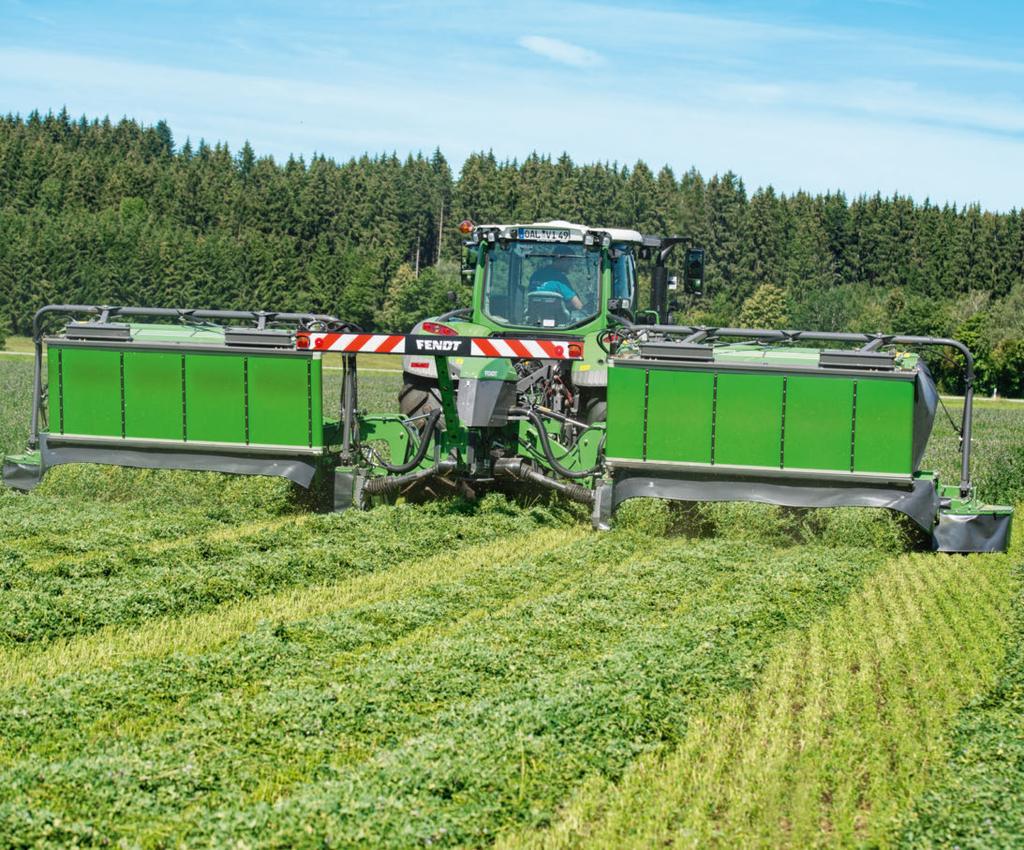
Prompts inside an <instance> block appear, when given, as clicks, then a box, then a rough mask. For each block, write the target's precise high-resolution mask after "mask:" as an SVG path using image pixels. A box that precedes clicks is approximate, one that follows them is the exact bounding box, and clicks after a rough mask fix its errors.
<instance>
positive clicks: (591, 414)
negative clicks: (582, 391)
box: [580, 387, 608, 425]
mask: <svg viewBox="0 0 1024 850" xmlns="http://www.w3.org/2000/svg"><path fill="white" fill-rule="evenodd" d="M581 402H582V403H581V404H580V413H581V414H582V416H583V421H584V422H586V423H587V424H588V425H593V424H595V423H596V422H604V421H605V420H606V419H607V418H608V400H607V397H606V395H605V390H604V388H603V387H602V388H601V389H600V391H599V392H588V393H587V394H586V395H585V396H584V397H583V398H582V399H581Z"/></svg>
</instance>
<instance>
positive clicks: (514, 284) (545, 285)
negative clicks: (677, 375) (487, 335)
mask: <svg viewBox="0 0 1024 850" xmlns="http://www.w3.org/2000/svg"><path fill="white" fill-rule="evenodd" d="M471 234H472V235H473V236H475V238H474V239H470V240H469V242H468V244H467V246H466V254H467V257H466V259H467V263H466V268H467V272H468V273H470V274H472V275H473V277H474V283H475V286H474V299H473V316H474V321H476V322H478V323H479V324H481V325H485V326H491V327H492V330H495V331H498V330H500V329H503V328H514V329H516V330H524V329H531V330H541V331H543V332H544V333H550V332H551V331H555V332H558V331H562V332H571V333H577V334H578V333H587V332H592V331H593V330H595V329H604V327H606V326H607V310H608V309H609V302H611V304H612V306H613V307H614V308H615V309H623V308H625V309H627V310H633V309H635V306H636V304H635V302H636V295H637V293H636V257H635V251H636V249H637V248H638V247H640V246H641V245H642V237H641V236H640V234H639V233H637V232H636V231H631V230H630V231H626V230H619V229H615V230H612V231H608V230H595V229H591V228H587V227H585V226H583V225H572V224H569V223H567V222H561V221H553V222H546V223H543V224H540V225H531V226H529V227H526V226H518V225H512V226H503V227H497V226H483V227H479V228H474V229H473V230H472V231H471Z"/></svg>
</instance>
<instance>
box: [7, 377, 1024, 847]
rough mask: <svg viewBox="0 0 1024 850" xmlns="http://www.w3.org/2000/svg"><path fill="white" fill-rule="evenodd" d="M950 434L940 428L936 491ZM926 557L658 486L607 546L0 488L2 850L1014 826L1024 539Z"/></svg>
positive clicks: (163, 478) (1022, 676) (1012, 490)
mask: <svg viewBox="0 0 1024 850" xmlns="http://www.w3.org/2000/svg"><path fill="white" fill-rule="evenodd" d="M28 361H29V358H13V357H12V358H9V359H6V360H0V399H2V400H3V401H2V406H0V450H4V451H17V450H20V449H21V448H22V447H23V445H24V441H25V437H26V431H27V427H26V426H27V417H28V404H29V389H30V383H31V364H30V362H28ZM398 380H399V377H398V376H397V375H389V374H386V373H377V372H374V373H370V372H367V373H364V374H363V375H362V377H361V385H360V403H361V405H364V406H367V407H370V408H377V409H380V408H382V407H390V406H393V399H394V397H395V394H396V392H397V389H398ZM328 384H329V387H328V393H329V395H330V397H331V398H335V397H336V396H337V392H338V389H339V387H338V373H333V372H332V373H328ZM951 404H952V403H951ZM952 412H953V414H954V416H955V415H956V413H957V412H958V411H957V410H956V409H955V407H954V408H953V409H952ZM1022 434H1024V410H1018V409H1017V408H1015V407H1014V406H1012V405H1011V406H1007V405H1001V406H982V407H981V408H980V409H979V410H978V413H977V418H976V432H975V439H976V443H977V451H976V458H977V463H976V473H977V479H978V484H979V489H980V491H981V492H982V494H983V495H984V496H985V497H986V498H989V499H992V500H996V499H1003V500H1011V501H1014V502H1024V447H1022V442H1024V441H1022V439H1021V436H1022ZM956 445H957V444H956V436H955V434H954V433H953V431H952V430H951V428H950V427H949V425H948V424H947V423H946V422H945V421H944V419H942V418H941V417H940V418H939V419H937V425H936V435H935V439H934V441H933V444H932V449H931V452H930V458H931V462H932V463H933V464H935V465H936V466H937V467H939V468H940V469H941V470H943V472H944V474H945V475H946V476H947V478H948V477H951V476H952V474H953V472H954V469H955V465H956ZM916 543H917V541H916V538H915V535H914V534H913V533H911V532H910V531H909V530H908V529H907V527H906V526H905V525H904V524H903V523H901V522H900V521H898V520H896V519H894V518H893V517H891V516H888V515H886V514H881V513H876V512H872V511H863V510H861V511H858V510H852V509H851V510H827V511H819V512H811V513H804V512H797V511H782V510H777V509H774V508H770V507H767V506H758V505H731V506H729V505H720V506H705V507H702V508H699V509H682V508H680V507H678V506H677V507H674V508H671V509H670V508H669V507H667V506H665V505H663V504H659V503H645V502H638V503H632V504H628V505H627V506H625V507H624V508H623V510H622V511H621V514H620V518H619V522H618V523H617V527H616V529H615V530H614V531H612V532H610V533H607V534H597V533H595V532H592V531H591V530H590V528H589V522H588V521H587V520H586V518H585V517H582V516H581V515H580V513H579V512H578V511H576V510H573V509H571V508H569V507H567V506H565V505H561V504H559V503H557V502H549V501H547V500H538V501H536V502H534V503H530V504H515V503H511V502H509V501H506V500H505V499H504V498H501V497H497V496H489V497H487V498H485V499H484V500H482V501H481V502H478V503H476V504H469V503H463V502H444V503H438V504H433V505H426V506H412V505H396V506H393V507H382V508H378V509H375V510H373V511H370V512H366V513H348V514H342V515H329V514H321V513H315V512H313V511H311V510H309V508H308V507H307V503H306V501H305V500H303V499H302V498H301V497H300V494H298V493H296V491H295V490H294V489H293V488H292V487H291V485H288V484H286V483H283V482H280V481H276V480H263V479H242V478H232V477H227V476H219V475H215V474H206V473H181V472H167V471H164V472H151V471H132V470H118V469H108V468H101V467H92V468H90V467H79V468H76V467H64V468H58V469H57V470H54V471H53V472H52V473H51V474H50V475H49V476H48V477H47V480H46V481H45V482H44V484H43V486H41V487H40V488H39V489H38V490H36V491H35V492H33V493H31V494H29V495H22V494H16V493H11V492H7V491H0V847H63V846H89V847H144V848H158V847H160V848H163V847H166V848H172V847H218V848H219V847H280V848H291V847H309V848H313V847H317V848H320V847H420V846H441V847H486V846H498V847H503V848H520V847H522V848H533V847H537V848H539V847H665V846H672V847H794V848H797V847H815V846H823V847H852V846H869V847H877V846H886V847H888V846H892V847H953V846H957V847H962V848H966V847H979V848H980V847H1012V846H1024V720H1022V718H1024V598H1022V591H1021V580H1022V571H1021V566H1020V564H1021V547H1020V546H1018V545H1015V546H1014V549H1013V551H1012V552H1011V553H1010V554H1008V555H996V556H991V555H990V556H971V557H954V556H937V555H933V554H931V553H927V552H921V551H917V550H915V544H916Z"/></svg>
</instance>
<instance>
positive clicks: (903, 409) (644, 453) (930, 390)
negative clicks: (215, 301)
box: [3, 221, 1013, 552]
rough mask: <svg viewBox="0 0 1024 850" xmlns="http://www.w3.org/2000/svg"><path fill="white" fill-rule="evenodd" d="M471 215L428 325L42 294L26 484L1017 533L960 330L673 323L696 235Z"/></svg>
mask: <svg viewBox="0 0 1024 850" xmlns="http://www.w3.org/2000/svg"><path fill="white" fill-rule="evenodd" d="M460 231H461V233H462V235H463V237H464V243H463V248H464V252H463V259H464V272H465V274H467V276H469V277H471V278H472V280H473V295H472V306H471V307H469V308H466V309H461V310H453V311H451V312H449V313H446V314H444V315H441V316H435V317H432V318H430V319H426V320H424V321H422V322H420V323H419V324H418V325H416V326H415V327H414V328H413V330H412V332H411V333H408V334H401V333H370V332H365V331H364V330H363V329H361V328H358V327H356V326H354V325H353V324H351V323H349V322H346V321H344V320H343V319H339V318H337V317H334V316H330V315H322V314H313V313H284V312H274V311H266V310H261V311H253V312H248V311H224V310H204V309H168V308H154V307H117V306H100V305H96V306H93V305H50V306H47V307H44V308H42V309H41V310H39V311H38V313H37V314H36V316H35V320H34V325H33V338H34V341H35V378H34V390H33V404H32V413H31V422H30V437H29V446H28V450H27V451H26V452H25V453H23V454H21V455H15V456H9V457H7V458H6V459H5V460H4V464H3V478H4V482H5V483H6V484H8V485H9V486H12V487H15V488H18V489H23V490H28V489H31V488H32V487H34V486H35V485H36V484H37V483H38V482H39V480H40V479H41V478H42V476H43V475H44V474H45V473H46V471H47V470H48V469H50V468H51V467H53V466H56V465H59V464H63V463H101V464H119V465H124V466H136V467H149V468H177V469H197V470H214V471H220V472H226V473H236V474H257V475H277V476H283V477H285V478H288V479H290V480H292V481H294V482H295V483H297V484H299V485H301V486H303V487H310V486H312V485H313V484H314V482H321V483H323V484H325V485H326V486H325V489H326V490H328V491H329V494H330V502H331V505H332V507H333V508H334V509H336V510H344V509H348V508H366V507H370V506H372V505H375V504H378V503H381V502H386V501H391V500H394V499H396V498H400V497H404V498H407V499H422V498H433V497H437V496H442V495H445V494H448V493H455V492H459V493H463V494H465V495H467V496H470V497H472V496H475V495H476V494H478V493H480V492H482V491H486V490H490V489H517V490H522V489H524V488H525V489H528V490H531V491H536V490H541V491H544V490H547V491H555V492H557V493H560V494H562V495H563V496H565V497H567V498H569V499H572V500H574V501H577V502H582V503H584V504H586V505H588V506H589V507H590V512H591V517H592V522H593V525H594V527H595V528H598V529H607V528H609V527H610V526H611V523H612V521H613V517H614V512H615V510H616V508H617V507H618V506H619V505H620V504H621V503H622V502H623V501H625V500H627V499H632V498H636V497H656V498H661V499H670V500H677V501H684V502H702V501H757V502H767V503H771V504H777V505H783V506H788V507H800V508H815V507H833V506H860V507H874V508H885V509H889V510H892V511H897V512H899V513H902V514H904V515H906V516H907V517H909V518H910V519H911V520H912V521H913V522H914V523H916V524H917V525H918V526H919V527H920V528H921V529H922V530H923V532H924V533H925V534H926V535H928V538H929V540H930V542H931V546H932V548H933V549H935V550H938V551H944V552H990V551H1005V550H1006V548H1007V546H1008V543H1009V536H1010V526H1011V522H1012V513H1013V512H1012V509H1011V508H1010V507H1008V506H1001V505H988V504H984V503H982V502H981V501H979V500H978V499H977V498H976V496H975V492H974V486H973V484H972V481H971V476H970V455H971V426H972V421H973V382H974V364H973V358H972V356H971V352H970V351H969V350H968V348H967V347H966V346H965V345H963V344H962V343H961V342H958V341H956V340H952V339H944V338H935V337H922V336H908V335H900V334H885V333H871V334H862V333H826V332H820V331H804V330H788V329H764V328H728V327H726V328H722V327H707V326H691V325H683V324H673V323H671V321H670V318H671V316H670V293H671V292H672V290H673V289H675V288H676V287H677V284H676V281H675V279H674V278H672V277H671V276H670V275H669V274H668V265H667V260H668V257H669V255H670V254H671V252H672V251H673V250H674V249H675V248H676V247H677V246H680V245H686V254H685V256H684V257H683V261H682V266H683V272H684V273H683V281H682V283H683V289H684V290H685V291H686V292H689V293H692V294H699V293H700V292H701V291H702V289H703V283H704V253H703V251H702V250H701V249H700V248H699V247H696V246H694V245H692V244H690V242H689V241H688V240H685V239H682V238H680V237H660V236H649V235H644V234H641V233H639V232H637V231H635V230H627V229H620V228H599V227H589V226H584V225H579V224H572V223H569V222H565V221H548V222H538V223H532V224H496V225H475V224H473V223H472V222H469V221H466V222H463V223H462V224H461V225H460ZM641 261H648V262H649V263H650V266H651V287H650V297H649V307H648V308H647V309H641V305H640V298H639V294H640V293H639V288H638V283H637V279H638V278H637V267H638V262H641ZM56 319H59V320H60V321H61V322H62V324H57V323H56V322H55V320H56ZM941 349H945V350H947V351H951V352H953V353H954V354H955V355H956V356H957V357H958V358H959V362H960V363H961V364H962V367H963V380H964V386H965V388H966V391H965V397H964V407H963V416H962V419H961V422H960V425H959V431H960V437H961V443H960V453H961V457H960V468H959V476H958V479H957V480H956V481H954V482H951V483H946V482H944V481H941V480H940V479H939V476H938V475H937V474H936V473H934V472H931V471H928V470H925V469H922V468H921V464H922V459H923V457H924V452H925V447H926V445H927V442H928V439H929V436H930V434H931V429H932V423H933V420H934V416H935V411H936V407H937V405H938V403H939V396H938V392H937V389H936V386H935V382H934V380H933V379H932V376H931V374H930V372H929V370H928V367H927V365H926V363H925V360H924V359H923V353H925V352H930V351H936V350H941ZM332 352H334V353H338V354H340V355H341V362H342V368H343V375H342V381H341V398H340V400H339V408H340V416H339V417H337V418H334V417H331V416H329V415H327V414H326V413H325V410H326V408H327V405H326V404H325V399H324V391H323V386H324V383H323V363H324V356H325V355H326V354H329V353H332ZM366 353H376V354H389V355H394V356H396V357H399V356H401V357H402V371H403V385H402V389H401V392H400V397H399V399H398V407H399V412H398V413H389V412H370V411H366V410H364V409H362V408H361V407H360V405H359V399H358V381H357V374H358V356H359V355H360V354H366ZM44 374H45V379H44Z"/></svg>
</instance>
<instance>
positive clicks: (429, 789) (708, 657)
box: [0, 529, 886, 847]
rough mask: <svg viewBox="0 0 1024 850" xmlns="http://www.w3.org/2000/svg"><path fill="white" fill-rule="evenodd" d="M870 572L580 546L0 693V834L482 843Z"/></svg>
mask: <svg viewBox="0 0 1024 850" xmlns="http://www.w3.org/2000/svg"><path fill="white" fill-rule="evenodd" d="M556 536H557V532H556ZM885 557H886V556H885V554H884V553H882V552H879V551H876V550H861V549H854V548H848V549H843V548H837V547H825V546H809V547H799V548H797V547H793V548H785V549H776V548H772V547H770V546H766V545H764V544H757V543H756V542H752V541H749V540H717V541H708V540H690V539H680V538H676V539H668V540H665V541H664V542H663V544H662V545H659V546H658V547H656V548H654V549H652V547H651V545H650V537H649V536H647V535H645V534H641V533H638V532H637V531H629V530H628V529H622V530H620V531H618V532H613V533H612V534H610V535H594V534H590V533H584V536H583V537H582V538H581V539H580V540H575V539H572V540H568V541H567V542H566V544H565V545H563V546H560V547H559V548H558V549H557V550H552V551H547V552H540V553H537V554H535V555H534V554H531V555H527V556H526V557H523V556H521V555H519V554H516V553H513V552H510V553H508V554H507V555H499V556H498V557H497V560H496V562H495V563H494V564H493V566H492V568H491V569H487V568H484V569H482V570H481V571H480V575H479V576H477V575H476V573H475V572H470V573H468V574H467V576H466V577H465V578H464V579H463V580H461V581H458V582H439V583H438V584H437V585H436V586H431V587H427V588H425V589H423V590H422V591H413V592H410V593H409V594H408V595H406V596H402V595H401V594H399V595H397V596H396V597H395V598H394V599H387V600H384V601H382V602H379V603H373V604H368V605H365V606H358V607H357V609H353V610H345V611H338V612H334V613H327V614H323V615H320V616H316V617H312V618H310V619H308V620H303V621H298V622H294V623H292V622H289V623H284V624H282V627H280V628H278V627H276V626H272V625H270V624H269V623H268V624H266V625H265V626H263V627H258V628H256V629H255V630H253V631H252V632H250V633H248V634H246V635H244V636H242V637H241V638H239V639H237V640H236V639H233V640H230V641H228V642H226V643H225V644H223V645H222V646H218V647H214V648H211V649H209V650H206V651H202V652H200V653H198V654H195V655H186V654H181V653H179V654H175V655H171V656H166V657H160V658H143V659H138V660H136V661H133V662H131V663H128V664H124V665H120V666H118V667H116V668H114V669H109V670H103V669H98V670H90V669H88V668H87V667H86V668H82V669H79V670H76V671H75V672H74V673H72V674H69V675H67V676H63V677H57V678H56V679H53V680H51V681H49V682H47V683H46V684H45V685H43V684H40V685H38V686H30V687H20V686H19V687H15V688H9V689H6V690H5V691H4V692H3V693H2V694H0V739H2V740H3V741H4V750H5V753H6V756H5V757H4V760H3V762H4V763H3V769H2V770H0V824H2V828H3V829H6V830H7V831H8V833H9V834H11V835H14V836H16V837H17V838H18V840H23V841H29V840H34V836H38V835H41V834H43V833H44V830H46V829H50V828H52V827H53V823H54V821H55V820H57V821H59V822H60V824H61V827H60V830H62V831H60V832H59V833H57V834H59V835H70V834H78V833H84V832H89V834H90V835H92V836H93V839H92V840H94V841H99V840H101V839H105V840H110V841H112V842H114V843H116V842H117V841H118V840H124V841H125V842H127V843H129V844H134V843H139V844H142V845H159V844H165V845H175V844H178V843H184V844H187V845H189V846H192V845H202V846H208V845H213V846H225V845H233V844H236V843H238V842H239V841H242V842H245V843H249V844H259V845H262V846H280V847H292V846H313V845H316V846H321V844H320V842H321V841H322V840H323V839H324V838H325V837H326V838H327V840H328V841H330V842H333V843H334V844H338V845H342V846H350V845H354V844H362V845H364V846H393V847H405V846H408V845H409V844H410V843H424V842H427V841H430V840H432V841H445V842H447V843H454V844H472V845H479V844H483V843H487V842H489V841H491V840H493V838H494V837H495V836H496V835H497V834H498V833H499V832H501V831H503V830H507V829H509V828H511V827H513V826H517V825H520V826H521V825H523V824H526V823H536V822H537V821H538V820H543V819H547V818H550V817H551V815H552V814H553V812H554V811H555V809H556V807H557V805H558V804H559V802H560V801H561V800H562V799H564V798H565V796H566V795H568V794H570V793H571V792H572V790H573V788H574V787H575V786H576V785H577V784H578V783H579V782H580V781H581V780H582V779H583V778H584V777H586V776H588V775H592V774H594V773H597V774H600V775H603V776H606V777H610V778H613V779H614V778H616V777H618V776H619V775H620V774H621V772H622V770H624V769H625V768H626V766H627V765H628V764H629V763H630V762H631V761H632V760H633V759H635V758H636V757H638V756H641V755H642V754H643V753H645V752H649V751H652V750H656V749H658V748H661V747H663V746H665V745H666V744H671V743H673V742H674V741H675V740H676V737H677V735H678V734H679V732H681V731H682V730H684V729H685V719H686V717H687V716H688V714H689V712H690V711H691V710H692V709H693V707H695V706H697V705H700V704H702V702H703V701H704V700H707V699H710V698H721V697H724V696H726V695H728V694H729V693H730V692H732V691H734V690H736V689H744V688H749V687H750V686H752V684H753V683H754V682H755V681H756V679H757V676H758V674H759V671H760V669H761V667H762V665H763V663H764V659H765V658H766V657H767V655H768V653H769V652H770V650H771V647H772V645H773V644H774V642H775V641H776V640H778V639H779V637H780V636H781V635H782V634H784V633H785V632H786V630H787V629H791V628H802V627H806V626H807V625H808V624H809V623H811V622H813V621H814V620H815V619H816V618H817V617H818V616H820V612H821V610H822V608H823V607H827V606H828V605H830V604H834V603H836V602H840V601H842V600H843V599H844V598H845V597H846V595H847V594H848V593H850V592H852V591H854V590H856V588H857V587H858V586H859V584H860V582H861V580H862V579H863V578H864V576H865V575H869V574H870V573H871V572H872V571H873V570H874V569H876V568H877V567H879V566H880V565H881V564H882V563H884V561H885ZM41 774H43V775H45V777H46V781H45V783H42V784H40V783H39V781H38V776H40V775H41ZM26 813H28V814H26ZM307 825H311V826H313V827H314V828H313V833H312V834H311V833H308V832H307V831H306V826H307ZM76 830H77V833H75V832H74V831H76Z"/></svg>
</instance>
